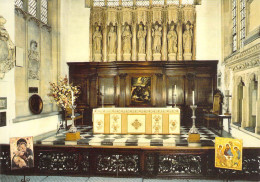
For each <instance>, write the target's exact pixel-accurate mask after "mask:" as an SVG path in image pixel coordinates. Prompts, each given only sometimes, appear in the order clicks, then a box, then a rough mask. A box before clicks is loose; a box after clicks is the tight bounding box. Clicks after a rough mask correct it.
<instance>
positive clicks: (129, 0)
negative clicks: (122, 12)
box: [122, 0, 134, 6]
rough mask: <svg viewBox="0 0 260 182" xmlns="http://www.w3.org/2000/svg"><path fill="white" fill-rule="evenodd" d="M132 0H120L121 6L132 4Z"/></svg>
mask: <svg viewBox="0 0 260 182" xmlns="http://www.w3.org/2000/svg"><path fill="white" fill-rule="evenodd" d="M133 3H134V2H133V0H122V6H133Z"/></svg>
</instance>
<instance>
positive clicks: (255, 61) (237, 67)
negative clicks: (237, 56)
mask: <svg viewBox="0 0 260 182" xmlns="http://www.w3.org/2000/svg"><path fill="white" fill-rule="evenodd" d="M258 66H260V58H256V59H253V60H250V61H248V60H247V61H243V62H242V63H239V64H237V65H235V66H234V67H233V69H232V70H233V71H239V70H244V69H249V68H253V67H258Z"/></svg>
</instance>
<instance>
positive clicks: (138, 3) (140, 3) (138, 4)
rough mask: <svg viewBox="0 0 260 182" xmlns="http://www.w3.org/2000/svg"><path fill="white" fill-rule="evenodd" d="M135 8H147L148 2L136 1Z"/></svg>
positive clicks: (147, 0) (143, 0)
mask: <svg viewBox="0 0 260 182" xmlns="http://www.w3.org/2000/svg"><path fill="white" fill-rule="evenodd" d="M136 5H137V6H149V0H136Z"/></svg>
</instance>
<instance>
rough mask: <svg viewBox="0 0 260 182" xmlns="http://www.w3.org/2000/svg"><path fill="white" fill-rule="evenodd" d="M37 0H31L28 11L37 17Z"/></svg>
mask: <svg viewBox="0 0 260 182" xmlns="http://www.w3.org/2000/svg"><path fill="white" fill-rule="evenodd" d="M36 9H37V0H29V3H28V11H29V13H30V14H31V15H32V16H35V17H36Z"/></svg>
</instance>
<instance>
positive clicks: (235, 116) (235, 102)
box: [231, 79, 238, 122]
mask: <svg viewBox="0 0 260 182" xmlns="http://www.w3.org/2000/svg"><path fill="white" fill-rule="evenodd" d="M233 83H234V84H233V91H232V111H231V113H232V122H237V120H238V112H237V110H238V107H237V105H238V95H237V94H238V92H237V89H238V84H237V81H236V79H234V81H233Z"/></svg>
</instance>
